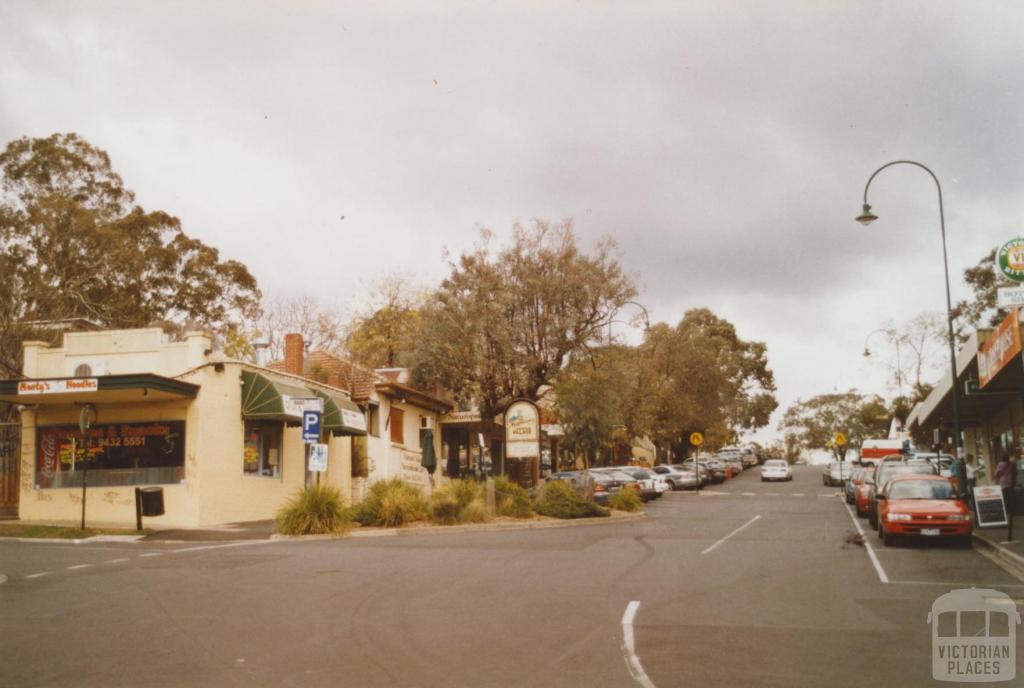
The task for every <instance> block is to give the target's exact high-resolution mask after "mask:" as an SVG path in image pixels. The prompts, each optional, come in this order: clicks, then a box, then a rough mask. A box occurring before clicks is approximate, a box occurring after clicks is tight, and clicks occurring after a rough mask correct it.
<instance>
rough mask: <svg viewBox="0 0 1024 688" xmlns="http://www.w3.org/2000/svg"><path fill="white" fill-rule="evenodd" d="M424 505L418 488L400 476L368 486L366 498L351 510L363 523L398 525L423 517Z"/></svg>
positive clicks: (356, 518) (425, 507) (354, 516)
mask: <svg viewBox="0 0 1024 688" xmlns="http://www.w3.org/2000/svg"><path fill="white" fill-rule="evenodd" d="M426 511H427V504H426V501H425V500H424V499H423V495H422V494H421V493H420V491H419V489H418V488H416V487H414V486H412V485H409V484H408V483H406V482H404V481H403V480H402V479H401V478H391V479H390V480H381V481H379V482H376V483H374V484H373V485H371V486H370V493H369V494H368V495H366V499H364V500H363V501H362V502H360V503H359V504H357V505H356V506H355V507H354V508H353V509H352V518H353V519H354V520H356V521H358V522H359V523H361V524H362V525H364V526H389V527H393V526H400V525H404V524H406V523H410V522H412V521H417V520H420V519H422V518H424V517H425V516H426Z"/></svg>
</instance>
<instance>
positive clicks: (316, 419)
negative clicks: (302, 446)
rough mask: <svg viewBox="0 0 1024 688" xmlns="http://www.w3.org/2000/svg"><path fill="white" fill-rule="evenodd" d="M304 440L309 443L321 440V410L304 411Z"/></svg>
mask: <svg viewBox="0 0 1024 688" xmlns="http://www.w3.org/2000/svg"><path fill="white" fill-rule="evenodd" d="M302 441H303V442H306V443H307V444H309V443H311V442H319V441H320V412H319V411H303V412H302Z"/></svg>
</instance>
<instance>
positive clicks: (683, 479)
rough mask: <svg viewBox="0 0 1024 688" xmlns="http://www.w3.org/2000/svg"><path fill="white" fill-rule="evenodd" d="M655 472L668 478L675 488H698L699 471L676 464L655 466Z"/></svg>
mask: <svg viewBox="0 0 1024 688" xmlns="http://www.w3.org/2000/svg"><path fill="white" fill-rule="evenodd" d="M654 472H655V473H657V474H658V475H660V476H663V477H664V478H665V479H666V480H668V482H669V483H670V484H671V485H672V489H673V490H693V489H696V488H697V473H696V472H695V471H687V470H683V469H680V468H676V467H675V466H655V467H654Z"/></svg>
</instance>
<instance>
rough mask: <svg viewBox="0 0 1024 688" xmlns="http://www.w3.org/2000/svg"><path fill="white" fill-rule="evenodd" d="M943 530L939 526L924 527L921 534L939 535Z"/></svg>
mask: <svg viewBox="0 0 1024 688" xmlns="http://www.w3.org/2000/svg"><path fill="white" fill-rule="evenodd" d="M940 532H941V531H939V529H938V528H922V529H921V535H938V534H939V533H940Z"/></svg>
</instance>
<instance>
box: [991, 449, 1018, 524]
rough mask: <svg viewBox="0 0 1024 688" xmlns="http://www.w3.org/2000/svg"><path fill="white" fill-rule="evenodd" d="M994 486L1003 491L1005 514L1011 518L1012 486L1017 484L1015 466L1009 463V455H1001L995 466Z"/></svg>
mask: <svg viewBox="0 0 1024 688" xmlns="http://www.w3.org/2000/svg"><path fill="white" fill-rule="evenodd" d="M995 477H996V484H997V485H999V487H1001V488H1002V490H1003V502H1004V503H1005V504H1006V514H1007V515H1008V516H1010V517H1011V518H1012V516H1013V486H1014V485H1015V484H1016V483H1017V465H1016V464H1014V463H1012V462H1011V461H1010V455H1009V454H1007V453H1005V452H1004V453H1003V455H1002V456H1000V457H999V463H998V464H997V465H996V476H995Z"/></svg>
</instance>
